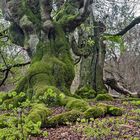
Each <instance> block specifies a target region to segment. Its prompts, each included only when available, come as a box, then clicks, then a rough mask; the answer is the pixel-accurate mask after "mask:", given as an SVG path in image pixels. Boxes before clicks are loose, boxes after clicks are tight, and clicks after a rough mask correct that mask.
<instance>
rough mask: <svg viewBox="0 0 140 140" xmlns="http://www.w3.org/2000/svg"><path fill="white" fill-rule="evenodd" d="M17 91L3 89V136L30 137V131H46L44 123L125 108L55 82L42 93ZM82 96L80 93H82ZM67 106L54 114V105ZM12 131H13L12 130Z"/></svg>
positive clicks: (66, 121) (0, 101) (50, 124)
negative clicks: (69, 91) (63, 88)
mask: <svg viewBox="0 0 140 140" xmlns="http://www.w3.org/2000/svg"><path fill="white" fill-rule="evenodd" d="M32 95H33V97H29V96H28V93H24V92H21V93H19V94H17V93H16V92H9V93H4V92H1V93H0V109H1V110H3V111H2V112H1V113H2V114H1V116H0V139H6V140H8V138H9V137H10V140H15V139H21V138H24V139H28V138H29V136H30V135H33V136H38V135H40V136H41V135H44V134H43V131H41V129H40V128H41V127H56V126H59V125H67V124H69V123H74V122H77V120H78V119H88V120H90V119H91V118H93V119H95V118H98V117H105V116H106V115H107V114H110V115H112V116H120V115H122V112H123V110H122V109H120V108H117V107H114V106H109V105H107V104H99V103H98V104H96V105H95V106H90V104H89V103H88V102H87V101H86V100H84V99H80V98H75V97H76V96H68V95H65V94H64V93H62V92H60V91H59V90H58V89H56V88H55V87H52V86H47V88H46V91H45V92H44V93H43V94H42V93H41V92H40V94H39V95H34V94H32ZM78 97H79V96H78ZM55 106H65V108H67V112H64V113H61V114H57V115H53V110H51V109H50V107H55ZM8 131H9V132H10V135H9V133H8Z"/></svg>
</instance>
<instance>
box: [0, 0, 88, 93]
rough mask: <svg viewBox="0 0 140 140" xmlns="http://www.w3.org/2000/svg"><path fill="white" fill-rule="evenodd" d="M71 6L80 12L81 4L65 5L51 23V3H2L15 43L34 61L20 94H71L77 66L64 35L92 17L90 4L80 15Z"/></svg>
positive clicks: (42, 0) (31, 0) (39, 0)
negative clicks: (52, 90) (50, 90)
mask: <svg viewBox="0 0 140 140" xmlns="http://www.w3.org/2000/svg"><path fill="white" fill-rule="evenodd" d="M63 3H64V1H62V4H63ZM71 3H74V4H76V6H77V8H79V7H80V4H81V2H80V3H79V2H78V1H74V2H71V1H70V2H65V3H64V5H63V6H65V7H63V8H62V10H59V12H57V15H56V17H55V19H52V17H51V13H52V9H53V8H52V7H53V1H52V0H36V1H34V0H23V1H21V0H17V1H15V0H9V1H5V0H3V1H2V4H3V13H4V15H5V18H6V19H7V20H9V21H10V22H11V27H10V34H11V38H12V39H13V42H14V43H15V44H18V45H20V46H22V47H24V48H25V49H26V50H27V53H28V55H29V57H30V58H31V66H30V68H29V70H28V72H27V74H26V75H25V77H23V78H22V80H21V81H20V83H19V84H18V86H17V88H16V91H17V92H21V91H24V92H27V93H28V92H29V93H30V92H31V93H40V92H44V91H45V90H46V89H47V88H48V86H53V87H56V88H58V89H59V90H60V91H63V92H65V93H68V92H69V89H70V86H71V83H72V80H73V78H74V66H73V60H72V58H71V54H70V51H69V42H68V40H67V38H66V35H65V33H66V32H71V31H73V30H74V29H75V28H76V27H77V26H79V25H80V24H81V23H82V22H83V21H84V20H85V19H86V17H87V15H88V13H89V12H88V5H89V1H85V2H84V1H82V3H83V5H82V7H83V10H82V12H81V13H79V14H76V13H75V11H74V7H72V6H73V5H72V4H71ZM80 8H81V7H80ZM71 11H72V12H71Z"/></svg>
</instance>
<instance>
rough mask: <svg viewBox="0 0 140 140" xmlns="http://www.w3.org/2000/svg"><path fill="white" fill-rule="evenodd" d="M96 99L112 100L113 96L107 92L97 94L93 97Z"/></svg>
mask: <svg viewBox="0 0 140 140" xmlns="http://www.w3.org/2000/svg"><path fill="white" fill-rule="evenodd" d="M95 100H96V101H112V100H113V97H112V96H110V95H109V94H98V95H97V96H96V98H95Z"/></svg>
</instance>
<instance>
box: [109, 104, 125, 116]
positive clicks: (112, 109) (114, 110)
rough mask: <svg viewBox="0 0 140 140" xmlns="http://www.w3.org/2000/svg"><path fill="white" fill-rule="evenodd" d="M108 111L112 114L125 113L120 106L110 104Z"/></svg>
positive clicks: (119, 114)
mask: <svg viewBox="0 0 140 140" xmlns="http://www.w3.org/2000/svg"><path fill="white" fill-rule="evenodd" d="M107 113H108V114H110V115H112V116H121V115H122V113H123V110H122V109H121V108H119V107H114V106H108V109H107Z"/></svg>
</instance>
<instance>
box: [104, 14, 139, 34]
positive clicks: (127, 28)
mask: <svg viewBox="0 0 140 140" xmlns="http://www.w3.org/2000/svg"><path fill="white" fill-rule="evenodd" d="M139 23H140V16H138V17H137V18H135V19H134V20H133V21H132V22H131V23H130V24H129V25H127V26H126V27H125V28H124V29H122V30H121V31H120V32H118V33H116V34H104V35H109V36H123V35H124V34H126V33H127V32H128V31H129V30H130V29H132V28H133V27H134V26H135V25H137V24H139Z"/></svg>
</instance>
